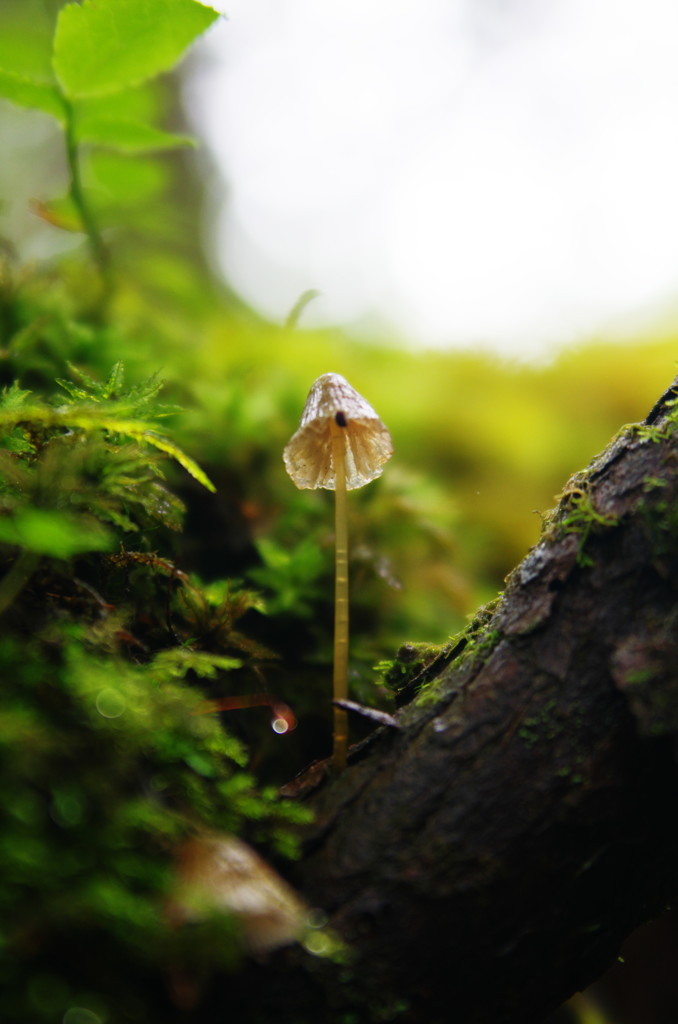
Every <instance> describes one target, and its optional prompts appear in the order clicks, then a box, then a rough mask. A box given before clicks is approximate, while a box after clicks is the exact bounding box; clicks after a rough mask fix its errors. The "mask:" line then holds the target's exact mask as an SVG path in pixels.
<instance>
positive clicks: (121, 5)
mask: <svg viewBox="0 0 678 1024" xmlns="http://www.w3.org/2000/svg"><path fill="white" fill-rule="evenodd" d="M218 17H219V15H218V13H217V12H216V11H214V10H212V9H211V8H209V7H205V6H203V5H202V4H200V3H197V2H195V0H97V2H96V3H95V2H94V0H84V3H82V4H81V5H80V4H76V3H69V4H66V6H65V7H63V8H62V9H61V11H60V13H59V18H58V21H57V30H56V36H55V41H54V70H55V71H56V74H57V78H58V79H59V81H60V83H61V85H62V87H63V89H64V92H65V93H66V95H67V96H70V97H79V96H100V95H104V94H106V93H111V92H118V91H120V90H122V89H125V88H127V87H129V86H131V85H135V84H137V83H139V82H143V81H145V80H146V79H148V78H152V77H154V76H155V75H157V74H159V73H160V72H162V71H167V70H168V69H169V68H171V67H172V65H173V64H175V63H176V61H177V60H179V58H180V57H181V55H182V53H183V52H184V50H185V49H186V47H187V46H188V45H189V44H190V43H191V42H193V40H194V39H195V38H196V36H198V35H200V33H201V32H203V31H204V30H205V29H206V28H208V27H209V25H211V24H212V22H213V21H214V20H215V19H216V18H218Z"/></svg>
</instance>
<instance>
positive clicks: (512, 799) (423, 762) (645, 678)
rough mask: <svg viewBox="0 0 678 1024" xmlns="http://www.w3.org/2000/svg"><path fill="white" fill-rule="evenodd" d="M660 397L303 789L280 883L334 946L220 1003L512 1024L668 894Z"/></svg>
mask: <svg viewBox="0 0 678 1024" xmlns="http://www.w3.org/2000/svg"><path fill="white" fill-rule="evenodd" d="M674 386H675V387H678V380H677V381H676V382H674ZM672 400H673V391H672V390H669V391H668V392H667V393H666V395H664V396H663V399H662V400H660V402H658V403H657V405H656V406H655V408H654V409H653V410H652V413H651V414H650V416H649V417H648V419H647V421H646V423H645V425H641V426H640V427H631V428H626V429H625V430H624V431H622V432H621V434H620V435H619V436H618V437H617V438H616V439H615V440H614V441H613V442H612V443H611V445H610V446H609V447H608V449H607V450H606V451H605V452H604V453H603V454H602V455H601V456H599V457H598V458H596V459H594V461H593V462H592V463H591V465H590V466H589V467H588V468H587V469H586V470H585V471H583V472H582V473H580V474H577V475H576V476H575V477H573V478H572V480H570V481H569V483H568V484H567V486H566V487H565V490H564V492H563V495H562V498H561V501H560V504H559V506H558V508H557V509H556V511H555V513H554V515H553V516H552V518H551V519H550V520H549V521H548V522H547V523H545V528H544V533H543V536H542V540H541V541H540V542H539V544H537V545H536V547H535V548H533V549H532V551H530V553H529V554H528V556H527V557H526V558H525V560H524V561H523V562H522V563H521V564H520V565H519V566H518V567H517V568H516V569H515V570H514V572H513V573H512V574H511V576H510V577H509V580H508V586H507V589H506V592H505V595H504V596H503V597H502V598H501V600H500V601H499V603H498V604H497V605H496V607H495V608H494V609H493V610H491V611H488V612H486V613H485V615H484V616H482V617H481V620H480V621H481V622H482V625H481V626H480V627H479V629H478V631H477V633H476V635H475V639H472V640H470V641H468V642H467V643H466V644H465V645H464V643H463V642H462V643H460V644H458V645H457V648H456V649H454V650H450V651H448V652H446V654H444V655H443V656H442V657H440V659H439V661H438V663H437V665H436V666H434V667H433V668H432V669H429V670H428V673H427V676H428V678H427V682H426V685H425V686H423V687H422V688H421V689H420V690H419V692H418V693H417V692H416V690H417V686H416V681H415V684H414V685H412V686H411V687H410V688H409V691H408V692H407V694H406V696H407V697H408V698H410V699H409V700H408V702H407V703H406V704H405V705H404V706H403V708H402V709H401V711H400V713H399V716H398V719H399V722H400V726H401V727H400V728H399V729H395V728H387V727H384V728H381V729H379V730H377V732H376V733H374V734H373V736H371V737H370V738H369V739H368V740H367V741H366V742H365V743H364V744H363V745H362V746H361V748H359V749H356V750H354V752H353V757H352V763H351V765H350V767H349V769H348V770H347V771H346V772H345V773H344V774H343V775H342V776H340V777H339V778H337V779H335V780H333V781H329V782H325V783H324V784H323V785H322V786H320V788H319V789H316V791H315V792H314V793H312V794H311V795H310V796H309V797H308V799H309V800H310V802H311V803H312V804H313V806H314V807H315V809H316V811H317V815H318V817H317V821H316V823H315V825H314V826H313V827H312V829H311V830H310V831H309V833H308V835H307V841H306V846H305V856H304V857H303V859H302V860H301V862H300V863H299V864H297V865H296V877H295V879H294V881H295V882H296V884H297V886H298V888H299V889H300V890H301V891H302V892H303V893H304V894H305V896H306V898H307V899H308V900H309V901H310V903H311V904H313V905H314V906H318V907H322V908H324V909H325V910H326V911H327V912H328V914H329V916H330V919H331V924H332V926H333V927H334V928H335V929H336V931H337V932H338V933H339V934H340V935H341V936H342V937H343V938H344V939H345V940H346V941H347V943H348V944H349V946H350V947H351V949H352V950H353V953H354V957H355V959H354V960H353V962H352V963H351V964H349V965H348V966H347V967H345V968H341V969H338V968H337V967H336V966H335V965H329V964H327V963H326V962H324V961H321V960H318V961H317V969H311V970H310V971H309V969H308V966H306V967H303V968H302V966H301V962H302V958H303V956H304V955H305V954H301V953H300V951H299V950H292V949H290V950H286V951H282V952H281V953H279V954H277V955H275V956H273V957H271V959H270V960H269V961H268V962H267V963H265V964H252V965H251V966H250V967H249V968H248V969H247V971H245V973H244V974H243V975H242V976H240V977H239V978H237V979H233V981H232V982H230V983H229V997H228V1003H229V1008H230V1009H231V1010H232V1012H233V1013H234V1014H235V1016H234V1018H233V1019H242V1020H250V1019H251V1020H261V1021H266V1020H276V1021H283V1022H285V1021H290V1022H291V1021H294V1022H295V1024H296V1022H299V1021H306V1020H312V1019H315V1020H318V1021H340V1020H341V1021H346V1022H362V1021H366V1022H367V1021H372V1020H375V1021H376V1020H392V1019H393V1020H398V1021H403V1022H411V1024H414V1022H417V1024H438V1022H440V1024H443V1022H448V1021H454V1022H457V1024H529V1022H530V1021H538V1020H540V1019H541V1018H542V1017H543V1016H544V1014H546V1013H547V1012H548V1011H549V1010H551V1009H553V1008H554V1007H556V1006H557V1005H558V1004H559V1003H560V1002H561V1001H562V1000H564V999H566V998H567V997H568V996H569V995H570V994H571V993H573V992H575V991H576V990H577V989H581V988H583V987H584V986H586V985H587V984H588V983H589V982H591V981H592V980H593V979H594V978H595V977H596V976H598V975H599V974H600V973H601V972H602V971H603V970H604V969H605V968H606V967H607V966H609V964H610V963H611V962H613V961H614V958H615V956H616V955H617V953H618V951H619V947H620V945H621V942H622V940H623V939H624V938H625V937H626V936H627V935H628V934H629V933H630V932H631V930H632V929H633V928H634V927H636V926H637V925H639V924H640V923H642V922H643V921H646V920H648V919H649V918H650V917H652V916H655V915H657V914H659V913H660V912H661V911H662V909H663V908H664V907H665V906H666V904H667V902H668V901H669V900H670V897H671V895H672V893H673V892H674V888H675V883H676V876H677V865H678V859H677V856H676V855H677V853H678V829H677V828H676V806H677V802H676V798H677V796H678V791H677V786H676V773H675V766H674V734H675V731H676V729H677V728H678V669H676V665H678V591H677V588H678V429H677V426H678V425H677V423H676V420H675V419H674V418H673V417H674V409H673V406H672V405H671V401H672ZM438 669H440V671H439V674H437V677H436V678H431V677H432V676H433V675H435V673H436V672H437V670H438ZM420 682H421V680H420ZM306 959H308V958H307V957H306ZM236 1007H238V1011H239V1013H240V1016H238V1012H236ZM398 1010H400V1011H401V1012H400V1014H399V1015H398V1014H397V1011H398ZM215 1019H218V1018H215Z"/></svg>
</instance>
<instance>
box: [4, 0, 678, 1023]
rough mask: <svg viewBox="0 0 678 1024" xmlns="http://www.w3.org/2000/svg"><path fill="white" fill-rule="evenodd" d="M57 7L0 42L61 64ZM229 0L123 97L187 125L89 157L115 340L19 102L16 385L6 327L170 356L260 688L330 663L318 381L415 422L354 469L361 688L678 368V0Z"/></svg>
mask: <svg viewBox="0 0 678 1024" xmlns="http://www.w3.org/2000/svg"><path fill="white" fill-rule="evenodd" d="M59 6H60V4H59V2H58V0H21V2H17V0H3V4H2V9H1V10H0V67H2V66H4V64H5V63H6V62H7V61H9V62H10V64H11V66H12V67H13V68H14V69H17V68H18V70H19V71H21V70H22V69H23V70H24V71H25V72H26V74H28V73H29V72H30V73H31V74H33V73H35V72H36V69H38V70H39V68H40V67H41V66H42V62H44V59H45V53H46V48H47V47H48V42H49V38H50V33H51V24H52V20H53V15H54V11H55V10H56V9H58V7H59ZM213 6H215V7H217V8H218V9H219V10H220V11H222V12H223V13H224V14H225V15H227V17H224V18H223V19H221V20H220V21H219V22H218V23H216V24H215V25H214V26H213V27H212V29H211V30H210V31H209V32H208V34H207V36H206V37H205V38H204V39H203V40H201V41H200V42H199V43H198V44H196V45H195V46H194V47H193V48H192V50H191V52H190V54H189V57H188V59H187V60H186V61H185V62H184V64H183V66H182V74H181V76H180V77H179V78H175V77H161V78H160V79H159V80H157V81H156V82H154V83H152V84H151V85H150V86H144V87H143V89H140V90H139V92H138V95H137V97H136V98H135V101H134V102H135V103H138V104H139V105H140V108H143V110H144V111H146V112H149V111H150V112H152V113H153V115H154V116H155V117H157V118H159V119H160V120H161V121H162V123H163V125H164V126H165V127H167V128H170V129H179V130H188V131H190V132H192V133H194V134H195V135H196V137H197V141H198V146H197V148H196V149H195V150H184V151H180V152H178V153H177V152H172V153H164V152H146V151H138V152H133V153H131V154H130V153H119V152H111V151H108V150H106V148H96V147H91V149H90V151H88V152H87V154H86V157H85V161H84V165H83V174H84V181H85V185H86V188H87V189H88V190H89V194H90V195H91V196H92V202H93V205H94V208H95V212H96V214H97V216H98V217H99V219H100V221H101V223H102V225H103V230H104V234H105V238H106V241H107V243H108V244H109V246H110V248H111V251H112V253H113V256H114V261H115V266H116V274H117V287H116V291H115V295H114V297H113V300H112V308H111V323H112V326H111V327H108V328H107V329H106V330H105V331H103V332H98V333H97V334H96V336H95V335H94V334H90V333H88V332H87V330H85V329H84V328H80V327H77V328H76V327H74V324H76V322H79V320H78V318H80V319H82V316H83V310H84V311H85V314H87V311H88V309H89V306H90V305H91V304H93V302H94V300H93V299H92V294H93V285H92V283H91V281H90V280H89V279H88V277H87V274H86V272H84V271H83V265H82V259H83V257H82V253H83V236H82V234H80V233H79V232H78V230H77V228H76V230H73V225H69V222H68V210H67V208H65V207H64V206H63V204H62V200H63V196H64V193H65V192H66V190H67V184H68V175H67V169H66V164H65V160H64V153H63V139H62V137H61V133H60V131H59V129H58V127H57V125H56V123H55V122H53V121H52V120H51V119H50V118H49V117H48V116H47V115H44V114H40V113H36V112H34V111H26V110H23V109H21V108H19V107H17V106H13V105H11V104H9V103H6V102H5V101H0V154H1V159H0V199H1V201H2V205H1V206H0V239H1V240H0V247H1V249H2V258H3V264H2V265H3V272H2V280H1V281H0V284H1V285H2V289H1V291H2V300H3V301H2V304H1V305H0V328H1V329H2V342H1V344H2V346H3V353H2V354H3V360H4V363H3V365H2V366H0V370H1V372H2V374H3V377H2V382H3V383H8V382H9V381H10V380H11V379H12V374H13V372H14V371H13V366H12V358H14V353H15V352H18V351H20V357H21V367H22V369H21V381H22V385H23V386H26V387H33V388H37V389H40V388H41V387H46V386H47V382H49V381H52V380H53V379H54V377H55V376H58V375H63V373H64V369H63V365H64V362H65V360H66V359H68V360H70V361H72V362H75V363H76V364H77V365H80V366H85V367H87V368H88V372H91V373H94V374H99V375H101V376H105V375H106V374H107V372H108V370H109V369H110V366H111V364H112V363H113V362H114V361H115V360H117V359H123V361H124V362H125V364H126V367H127V373H128V376H129V379H130V380H132V381H134V380H136V379H140V378H143V377H144V376H148V374H150V373H152V372H156V371H159V372H160V373H161V375H162V376H163V377H165V378H166V379H167V381H168V397H169V399H170V400H172V401H176V402H178V403H179V404H181V406H182V407H183V409H184V410H185V411H184V412H183V414H182V415H181V417H180V418H178V419H177V420H176V421H175V425H174V428H173V429H174V432H175V436H177V437H178V439H179V441H180V443H181V444H182V446H183V447H184V448H185V449H186V450H188V451H190V452H191V454H192V455H193V456H195V457H196V458H197V460H198V461H199V462H200V463H201V465H203V466H204V467H205V469H206V470H207V471H208V473H209V474H210V476H211V478H212V479H213V480H214V482H215V483H216V484H217V487H218V494H217V497H216V498H212V497H211V496H210V495H209V494H207V492H204V493H203V492H201V491H200V489H199V488H198V487H197V485H196V486H195V487H194V486H193V485H192V484H191V482H190V481H189V482H188V483H187V482H186V480H185V479H184V478H183V477H180V475H179V474H178V473H177V474H176V476H175V477H174V478H173V482H174V483H175V487H176V489H179V490H180V492H181V495H182V498H183V499H184V500H185V501H186V504H187V507H188V513H187V520H186V530H185V532H184V535H183V537H182V538H181V539H180V540H179V541H177V550H176V552H175V555H174V557H175V560H176V563H177V565H179V566H180V567H181V568H182V569H185V570H186V571H191V572H193V573H194V574H195V575H196V578H197V577H199V578H200V579H202V580H203V581H204V582H205V583H206V584H207V585H213V586H214V587H218V586H220V585H223V581H224V580H225V579H230V580H234V579H235V580H237V581H239V582H240V584H242V585H243V586H246V587H249V588H253V589H255V590H256V592H257V593H258V594H260V595H261V600H260V604H259V605H258V607H257V610H251V611H250V612H249V613H248V616H247V617H246V619H245V620H244V625H245V628H246V630H247V631H249V633H250V635H252V636H253V637H255V638H256V639H257V640H258V641H259V642H261V643H263V644H265V645H266V646H267V647H268V648H270V649H272V650H274V651H275V652H276V653H278V654H279V655H280V656H281V658H282V661H281V662H280V663H279V664H278V665H277V666H276V665H274V666H272V667H269V669H268V670H267V672H268V678H267V681H266V685H267V686H269V687H274V688H276V692H280V693H281V694H282V695H283V696H285V698H286V699H290V700H292V699H293V698H294V697H295V693H296V692H295V686H301V685H302V684H303V683H305V682H306V681H307V680H309V679H314V678H315V677H316V676H317V675H318V674H319V673H321V672H325V669H326V665H327V664H328V661H329V659H330V649H331V624H332V604H331V577H332V529H333V525H332V502H331V498H330V496H329V495H328V494H327V493H323V492H320V493H318V492H299V491H297V490H296V489H295V488H294V486H293V485H292V483H291V481H290V480H289V479H288V477H287V476H286V474H285V470H284V467H283V463H282V458H281V454H282V448H283V446H284V445H285V443H286V442H287V441H288V440H289V437H290V435H291V434H292V432H293V431H294V430H295V429H296V426H297V423H298V419H299V416H300V414H301V410H302V407H303V403H304V400H305V397H306V394H307V392H308V389H309V387H310V385H311V383H312V382H313V380H314V379H315V378H316V377H317V376H318V375H319V374H321V373H324V372H327V371H334V372H337V373H341V374H343V375H344V376H346V377H347V378H348V379H349V380H350V382H351V383H352V384H353V385H354V386H355V387H356V388H357V389H358V390H359V391H360V392H361V393H362V394H363V395H364V396H365V397H366V398H367V400H368V401H369V402H370V403H371V404H372V405H373V406H374V407H375V409H376V410H377V412H378V413H379V415H380V416H381V417H382V419H383V420H384V421H385V423H386V424H387V425H388V427H389V428H390V430H391V433H392V435H393V441H394V449H395V454H394V456H393V459H392V460H391V462H390V463H389V464H388V465H387V466H386V467H385V470H384V474H383V477H382V478H381V479H380V480H379V481H377V482H375V483H374V484H371V485H370V486H369V487H366V488H364V489H363V490H361V491H360V492H355V493H354V494H352V495H351V545H352V565H351V574H352V586H353V599H354V605H353V611H352V623H353V640H352V665H351V671H352V686H353V693H354V696H356V697H357V698H358V699H364V700H366V701H375V700H380V699H382V698H381V697H379V691H376V696H375V678H377V679H378V673H376V676H375V670H374V666H375V665H376V664H378V663H380V662H383V661H384V660H388V659H390V658H392V657H393V655H394V653H395V651H396V649H397V648H398V646H399V645H400V644H402V643H403V642H406V641H426V642H433V643H442V642H445V641H446V640H447V638H448V637H450V636H451V635H453V634H454V633H455V632H457V631H459V630H460V629H462V628H463V627H464V626H465V624H466V623H467V621H468V618H469V616H471V615H472V614H473V613H474V612H475V611H476V609H477V608H478V606H479V605H481V604H483V603H485V602H487V601H489V600H491V599H492V598H493V597H494V596H495V595H496V593H497V592H498V591H500V590H501V588H502V586H503V580H504V577H505V576H506V574H507V572H508V571H509V570H510V569H511V568H512V567H513V566H514V565H515V564H516V562H518V561H519V560H520V559H521V558H522V557H523V556H524V554H525V553H526V552H527V550H528V548H529V547H530V545H532V544H534V543H535V542H536V541H537V540H538V538H539V533H540V524H541V514H542V513H544V512H545V511H547V510H548V509H549V508H550V507H552V505H553V504H554V502H555V499H556V496H557V494H558V493H559V491H560V490H561V489H562V488H563V487H564V485H565V483H566V481H567V479H568V477H569V475H570V474H571V473H573V472H575V471H576V470H577V469H579V468H581V467H582V466H584V465H586V464H587V463H588V462H589V460H590V459H591V458H592V457H593V456H594V455H595V454H596V453H597V452H598V451H600V449H601V448H602V447H603V446H604V445H605V444H606V443H607V442H608V440H609V439H610V438H611V437H612V436H613V435H614V434H615V433H616V431H617V430H618V429H619V428H620V427H621V426H622V425H623V424H625V423H627V422H632V421H637V420H639V419H642V418H643V417H644V416H645V415H646V414H647V412H648V411H649V409H650V408H651V406H652V405H653V404H654V402H655V400H656V399H657V398H658V397H659V395H660V394H661V392H662V391H663V390H664V389H665V388H666V387H667V386H668V385H669V384H670V382H671V381H672V379H673V377H674V376H675V373H676V358H677V352H678V346H677V344H676V342H677V335H678V203H677V201H676V188H675V181H676V179H677V177H678V133H677V131H676V125H675V112H674V111H675V106H676V98H677V97H678V62H676V61H675V48H676V41H677V39H678V7H676V5H675V4H674V3H672V2H671V0H646V2H645V3H644V4H642V5H640V4H638V3H633V2H631V0H616V2H613V0H552V2H551V3H549V4H543V3H539V2H538V0H482V2H478V0H422V2H421V3H419V4H417V5H416V6H413V5H411V4H407V5H406V4H405V3H403V2H401V0H391V2H390V3H388V4H387V3H385V2H383V0H360V2H358V0H342V2H341V3H338V2H335V0H326V2H325V3H323V4H321V5H319V4H317V3H314V2H313V0H232V2H228V3H227V2H223V3H221V0H220V2H218V3H214V4H213ZM27 26H30V31H27ZM304 295H306V297H307V298H309V300H310V301H308V303H307V304H306V305H304V304H303V302H302V303H299V299H300V298H301V297H303V296H304ZM295 307H297V313H296V314H295V313H294V312H293V311H294V310H295ZM302 307H303V308H302ZM27 310H28V312H26V311H27ZM36 310H38V311H39V312H40V316H42V317H43V320H42V321H41V323H42V324H43V327H41V329H40V331H39V332H35V331H29V330H27V328H26V325H27V324H28V322H29V319H30V317H33V318H35V316H36ZM29 313H30V317H29ZM24 315H25V320H24V319H22V317H24ZM45 317H47V320H45V319H44V318H45ZM30 322H32V323H35V322H36V321H35V319H33V320H32V321H30ZM44 323H47V324H48V325H50V326H49V329H48V330H45V329H44ZM55 324H56V325H57V326H54V325H55ZM59 325H60V326H59ZM62 329H63V330H62ZM61 330H62V333H59V331H61ZM22 332H23V333H22ZM66 336H68V338H69V339H70V340H69V345H72V339H73V338H76V339H77V345H76V348H75V350H73V348H72V347H71V348H68V349H67V348H66V347H65V342H64V343H63V344H62V338H63V337H66ZM17 337H20V339H21V342H20V346H17V345H14V346H13V348H12V352H11V353H9V354H8V351H9V350H8V349H7V350H5V346H7V345H8V340H9V339H11V338H14V339H16V338H17ZM60 346H61V347H60ZM5 357H7V358H5ZM170 472H171V471H170ZM304 699H305V700H308V698H302V697H297V701H298V702H299V703H297V704H295V707H296V708H301V710H302V711H303V710H304V703H303V702H304ZM383 699H384V700H385V698H383ZM309 714H310V712H309ZM303 730H304V727H303V718H302V725H301V726H300V730H299V733H298V735H299V736H301V734H302V733H303ZM270 742H271V739H270V737H269V738H268V739H266V740H265V741H264V740H261V744H262V748H261V755H260V759H261V760H265V756H264V755H267V754H268V750H269V746H270ZM301 742H302V748H303V757H302V762H303V763H305V762H306V760H308V758H309V757H310V756H320V755H321V754H322V751H321V750H320V749H317V750H316V749H315V747H314V743H315V740H314V739H313V737H312V736H311V730H309V728H308V727H307V729H306V739H305V740H302V741H301ZM323 742H324V741H323ZM304 744H305V745H304ZM267 745H268V746H267ZM301 766H302V765H298V766H297V767H301ZM664 930H665V932H666V933H667V934H665V935H664V938H665V940H666V941H665V942H664V945H663V947H662V948H663V949H664V950H666V949H667V948H669V947H668V946H667V942H668V944H669V946H670V956H669V954H667V953H666V952H665V953H664V954H662V956H664V957H665V960H666V964H667V970H666V972H665V973H666V974H667V975H668V974H669V973H670V970H669V968H670V967H671V965H675V941H676V940H675V928H674V925H673V924H672V923H671V922H669V924H668V925H665V926H664ZM669 933H670V934H669ZM633 955H635V956H639V957H640V958H641V959H642V957H643V956H644V955H645V954H643V953H642V951H641V952H640V953H637V952H636V953H635V954H632V956H633ZM615 973H616V975H617V976H618V975H619V972H618V971H617V972H615ZM626 976H627V975H625V977H626ZM651 984H652V985H653V986H656V985H657V984H659V981H658V979H657V977H655V976H654V975H653V976H652V980H651ZM600 998H602V997H600ZM637 1001H638V1000H637V998H636V1003H637ZM660 1002H661V1000H660ZM614 1007H615V1008H614V1014H615V1015H614V1016H609V1015H608V1016H605V1015H604V1013H603V1010H602V1009H600V1008H599V1007H598V1004H594V1003H591V1002H589V1003H588V1004H587V1005H586V1006H584V1005H583V1004H581V1005H579V1007H578V1009H577V1010H576V1011H574V1010H573V1011H572V1013H575V1012H576V1014H577V1017H576V1019H577V1020H579V1021H581V1022H582V1024H584V1022H586V1024H597V1022H601V1024H602V1022H609V1024H627V1022H628V1024H635V1022H642V1024H655V1022H656V1024H664V1022H666V1024H668V1022H671V1024H673V1021H674V1020H675V1014H676V1013H678V996H676V993H675V991H674V992H669V994H668V995H667V996H666V999H665V1000H664V1002H663V1003H661V1006H658V1008H657V1009H656V1012H655V1010H654V1009H653V1010H652V1015H650V1011H649V1010H648V1014H647V1015H646V1016H644V1017H643V1015H642V1013H641V1014H640V1016H639V1015H638V1013H639V1012H640V1011H639V1010H638V1006H635V1008H634V1011H633V1013H632V1012H631V1010H630V1009H628V1008H627V1009H626V1010H624V1009H623V1007H620V1006H618V1005H617V1004H616V1003H615V1004H614ZM667 1007H668V1008H667ZM587 1013H588V1014H589V1016H586V1014H587ZM595 1014H598V1016H597V1017H596V1016H595ZM671 1014H673V1016H671ZM562 1019H565V1018H562ZM568 1019H575V1017H573V1016H572V1015H571V1016H570V1018H568Z"/></svg>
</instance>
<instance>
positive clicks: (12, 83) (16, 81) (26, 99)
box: [0, 70, 64, 121]
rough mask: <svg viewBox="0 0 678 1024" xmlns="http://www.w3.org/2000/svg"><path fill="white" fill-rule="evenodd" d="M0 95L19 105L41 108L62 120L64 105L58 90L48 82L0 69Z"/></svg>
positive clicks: (33, 108)
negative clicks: (34, 80) (36, 80)
mask: <svg viewBox="0 0 678 1024" xmlns="http://www.w3.org/2000/svg"><path fill="white" fill-rule="evenodd" d="M0 96H3V97H4V98H5V99H6V100H9V101H10V102H11V103H16V105H17V106H19V107H29V108H30V109H31V110H42V111H43V112H44V113H46V114H51V115H52V117H56V119H57V120H58V121H63V120H64V105H63V101H62V99H61V97H60V95H59V90H58V89H57V88H56V87H55V86H53V85H50V84H49V82H33V81H30V80H29V79H28V78H21V77H20V76H19V75H14V74H12V73H11V72H10V71H2V70H0Z"/></svg>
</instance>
